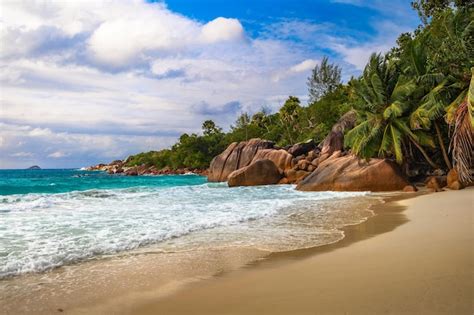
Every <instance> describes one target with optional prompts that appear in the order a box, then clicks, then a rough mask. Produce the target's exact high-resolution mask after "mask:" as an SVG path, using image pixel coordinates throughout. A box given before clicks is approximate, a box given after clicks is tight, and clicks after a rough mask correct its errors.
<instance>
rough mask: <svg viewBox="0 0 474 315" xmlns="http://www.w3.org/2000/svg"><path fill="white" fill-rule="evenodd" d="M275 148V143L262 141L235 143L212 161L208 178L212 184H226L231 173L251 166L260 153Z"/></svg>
mask: <svg viewBox="0 0 474 315" xmlns="http://www.w3.org/2000/svg"><path fill="white" fill-rule="evenodd" d="M273 147H274V143H273V142H271V141H268V140H261V139H251V140H249V141H243V142H239V143H238V142H234V143H232V144H230V145H229V146H228V147H227V149H225V151H224V152H222V153H221V154H219V155H218V156H216V157H214V158H213V159H212V161H211V165H210V166H209V174H208V177H207V178H208V180H209V181H210V182H225V181H226V180H227V178H228V176H229V174H230V173H232V172H233V171H235V170H238V169H240V168H242V167H245V166H247V165H249V164H250V163H251V162H252V161H253V159H254V157H255V155H256V154H257V152H258V151H260V150H264V149H270V148H273Z"/></svg>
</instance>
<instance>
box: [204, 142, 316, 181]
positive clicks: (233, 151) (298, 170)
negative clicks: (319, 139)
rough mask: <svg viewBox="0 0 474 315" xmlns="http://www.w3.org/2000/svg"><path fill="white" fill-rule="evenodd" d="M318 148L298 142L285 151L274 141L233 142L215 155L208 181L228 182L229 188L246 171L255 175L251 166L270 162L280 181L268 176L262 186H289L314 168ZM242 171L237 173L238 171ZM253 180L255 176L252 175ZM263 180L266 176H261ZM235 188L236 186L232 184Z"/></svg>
mask: <svg viewBox="0 0 474 315" xmlns="http://www.w3.org/2000/svg"><path fill="white" fill-rule="evenodd" d="M320 151H321V150H320V148H318V147H317V146H316V144H315V143H314V141H312V140H310V141H306V142H303V143H297V144H295V145H293V146H289V147H286V148H279V147H277V146H275V144H274V143H273V142H270V141H267V140H261V139H251V140H249V141H243V142H239V143H237V142H234V143H232V144H231V145H229V147H227V149H226V150H225V151H224V152H222V153H221V154H219V155H218V156H216V157H215V158H214V159H213V160H212V162H211V165H210V167H209V175H208V180H209V181H211V182H222V181H228V182H229V185H234V183H239V182H240V180H234V177H236V176H237V175H238V174H240V175H239V176H241V174H247V175H248V176H249V172H258V171H257V169H256V168H255V167H250V166H252V165H253V164H255V163H257V162H259V161H262V160H265V161H269V162H265V165H266V166H268V164H269V163H273V165H274V166H275V167H276V169H278V171H279V174H280V176H279V178H278V180H275V178H276V176H270V177H269V179H268V180H267V181H262V183H261V185H263V184H276V183H287V184H292V183H296V182H298V181H300V180H301V179H303V178H304V177H306V176H307V175H308V174H310V172H311V171H313V170H314V169H315V168H316V166H315V165H316V164H312V163H313V161H314V163H318V162H317V161H315V160H316V159H318V158H319V155H320ZM240 170H243V171H242V172H244V173H241V172H236V171H240ZM254 177H255V176H254ZM264 177H265V176H264ZM234 186H235V185H234Z"/></svg>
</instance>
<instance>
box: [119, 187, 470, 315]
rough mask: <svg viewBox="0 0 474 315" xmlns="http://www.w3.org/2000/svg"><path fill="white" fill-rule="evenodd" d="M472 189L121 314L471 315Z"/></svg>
mask: <svg viewBox="0 0 474 315" xmlns="http://www.w3.org/2000/svg"><path fill="white" fill-rule="evenodd" d="M473 192H474V189H472V188H467V189H464V190H461V191H445V192H442V193H436V194H428V195H424V194H422V195H420V194H417V195H416V196H413V197H415V198H408V199H403V200H398V201H392V202H389V203H387V204H385V205H382V206H381V209H383V208H385V209H386V210H388V211H383V212H379V215H377V216H375V217H372V218H371V219H369V220H367V221H366V222H365V223H362V224H359V225H357V226H354V228H353V231H354V233H353V236H354V237H355V238H358V239H359V240H360V241H356V242H353V243H351V242H350V236H349V238H345V241H344V240H343V241H341V242H339V244H338V245H334V244H332V245H327V246H326V248H325V249H316V252H317V253H315V252H314V251H313V253H308V252H304V251H302V252H300V253H298V252H293V253H292V254H291V255H288V256H285V255H282V257H275V258H278V259H273V262H272V261H271V260H268V261H264V262H262V263H260V264H257V266H256V268H243V269H241V270H238V271H236V272H234V273H230V274H227V275H223V276H221V277H217V278H214V279H211V280H209V281H206V282H202V283H198V284H194V285H190V286H188V287H187V288H186V289H185V290H181V291H179V292H176V293H174V294H172V295H171V296H169V297H167V298H163V299H160V300H155V301H153V302H150V303H148V304H143V305H141V306H139V307H136V308H134V309H129V311H128V312H123V313H139V314H157V313H166V314H168V313H170V314H185V313H189V312H190V311H191V310H192V311H193V313H195V314H267V313H272V314H290V313H291V314H315V313H319V314H380V313H387V314H399V313H411V314H472V312H473V311H474V306H473V302H472V301H473V300H474V299H473V298H474V282H473V281H472V280H473V276H474V274H473V272H474V264H473V261H474V257H473V254H474V252H473V244H474V242H473V241H474V235H473V234H474V232H473V231H474V230H473V229H472V227H473V226H472V225H473V221H472V217H473V211H474V210H473V207H472V205H473V204H474V199H473V195H472V193H473ZM453 205H454V206H453ZM383 221H385V222H383ZM383 231H385V232H388V231H390V233H385V232H383ZM374 232H381V233H380V234H373V233H374ZM371 235H372V236H375V235H376V236H377V237H372V236H371ZM366 236H368V237H366ZM344 243H346V244H344ZM349 244H350V246H348V245H349ZM318 251H319V252H318ZM295 254H296V255H295ZM280 258H282V259H280Z"/></svg>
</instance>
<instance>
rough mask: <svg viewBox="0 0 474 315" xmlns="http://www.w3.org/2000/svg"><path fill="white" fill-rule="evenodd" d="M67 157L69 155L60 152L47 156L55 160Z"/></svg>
mask: <svg viewBox="0 0 474 315" xmlns="http://www.w3.org/2000/svg"><path fill="white" fill-rule="evenodd" d="M69 155H70V154H69V153H64V152H62V151H56V152H53V153H51V154H48V157H52V158H55V159H60V158H63V157H67V156H69Z"/></svg>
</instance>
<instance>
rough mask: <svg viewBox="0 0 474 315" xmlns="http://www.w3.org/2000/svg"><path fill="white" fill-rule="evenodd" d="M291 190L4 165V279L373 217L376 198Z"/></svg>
mask: <svg viewBox="0 0 474 315" xmlns="http://www.w3.org/2000/svg"><path fill="white" fill-rule="evenodd" d="M294 188H295V187H294V186H292V185H274V186H256V187H238V188H229V187H228V186H227V184H226V183H208V182H207V179H206V177H203V176H198V175H194V174H188V175H169V176H168V175H167V176H136V177H131V176H120V175H108V174H106V173H104V172H97V171H95V172H91V171H82V170H71V169H66V170H0V279H2V278H4V279H5V278H11V277H17V276H20V275H23V274H32V273H33V274H34V273H43V272H46V271H49V270H53V269H56V268H57V267H61V266H67V265H75V264H78V263H81V262H85V261H90V260H100V259H103V258H109V257H114V256H117V255H121V254H123V253H130V252H134V251H135V252H137V251H138V252H139V251H154V252H163V253H167V252H173V253H176V252H184V251H195V250H200V249H206V248H229V247H243V248H256V249H259V250H265V251H269V252H278V251H289V250H294V249H300V248H307V247H313V246H318V245H323V244H328V243H332V242H335V241H338V240H340V239H341V238H342V237H343V232H342V231H341V230H340V228H341V227H343V226H345V225H350V224H356V223H360V222H362V221H364V220H365V219H366V218H367V217H369V216H371V215H372V214H371V212H370V211H369V210H367V207H361V206H360V204H361V203H364V202H365V203H366V202H367V200H368V199H367V198H369V199H370V198H376V197H372V196H371V195H370V194H369V193H367V192H299V191H296V190H295V189H294ZM361 197H364V198H361Z"/></svg>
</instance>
